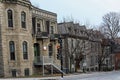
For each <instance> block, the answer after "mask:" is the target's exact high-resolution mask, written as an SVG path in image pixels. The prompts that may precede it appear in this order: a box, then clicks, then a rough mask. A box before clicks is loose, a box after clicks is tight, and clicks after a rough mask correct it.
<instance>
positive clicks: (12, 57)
mask: <svg viewBox="0 0 120 80" xmlns="http://www.w3.org/2000/svg"><path fill="white" fill-rule="evenodd" d="M9 50H10V60H15V59H16V58H15V43H14V41H9Z"/></svg>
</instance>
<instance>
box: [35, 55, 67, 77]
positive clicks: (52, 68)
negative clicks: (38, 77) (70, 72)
mask: <svg viewBox="0 0 120 80" xmlns="http://www.w3.org/2000/svg"><path fill="white" fill-rule="evenodd" d="M36 59H40V60H36V61H35V63H34V64H35V65H42V66H43V76H44V75H45V69H46V70H47V71H49V72H50V73H51V74H54V73H63V74H65V73H64V72H63V71H62V70H61V65H59V64H57V63H56V61H55V60H54V58H53V57H52V56H51V57H50V56H42V57H39V58H38V57H37V58H36Z"/></svg>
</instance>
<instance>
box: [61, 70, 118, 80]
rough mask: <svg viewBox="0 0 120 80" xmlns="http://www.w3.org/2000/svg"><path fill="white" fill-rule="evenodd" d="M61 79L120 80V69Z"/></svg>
mask: <svg viewBox="0 0 120 80" xmlns="http://www.w3.org/2000/svg"><path fill="white" fill-rule="evenodd" d="M60 80H120V71H112V72H100V73H99V72H95V73H91V74H88V73H86V74H80V75H71V76H65V77H64V78H63V79H60Z"/></svg>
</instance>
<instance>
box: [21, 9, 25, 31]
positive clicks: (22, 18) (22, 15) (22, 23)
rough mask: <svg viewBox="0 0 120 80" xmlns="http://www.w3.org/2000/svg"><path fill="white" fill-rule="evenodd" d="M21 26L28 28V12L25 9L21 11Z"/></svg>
mask: <svg viewBox="0 0 120 80" xmlns="http://www.w3.org/2000/svg"><path fill="white" fill-rule="evenodd" d="M21 27H22V28H24V29H26V13H25V12H24V11H22V12H21Z"/></svg>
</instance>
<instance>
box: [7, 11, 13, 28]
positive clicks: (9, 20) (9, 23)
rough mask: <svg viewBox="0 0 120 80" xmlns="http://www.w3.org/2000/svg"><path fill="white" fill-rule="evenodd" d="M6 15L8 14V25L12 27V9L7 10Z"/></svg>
mask: <svg viewBox="0 0 120 80" xmlns="http://www.w3.org/2000/svg"><path fill="white" fill-rule="evenodd" d="M7 15H8V27H13V13H12V10H10V9H9V10H8V11H7Z"/></svg>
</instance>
